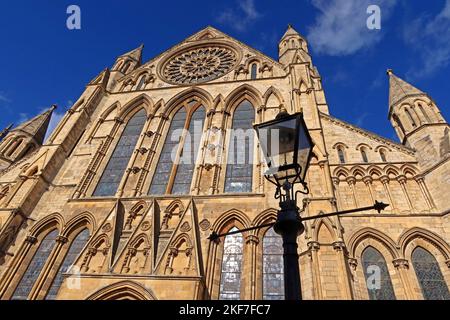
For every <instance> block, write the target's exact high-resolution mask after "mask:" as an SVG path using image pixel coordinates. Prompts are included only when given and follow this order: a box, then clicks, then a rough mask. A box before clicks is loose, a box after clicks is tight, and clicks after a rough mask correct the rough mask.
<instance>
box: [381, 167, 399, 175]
mask: <svg viewBox="0 0 450 320" xmlns="http://www.w3.org/2000/svg"><path fill="white" fill-rule="evenodd" d="M383 171H384V173H385V174H386V175H387V176H389V175H390V174H392V175H394V176H396V177H397V176H398V175H399V169H398V168H397V167H395V166H393V165H387V166H386V167H384V169H383Z"/></svg>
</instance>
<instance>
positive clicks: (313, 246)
mask: <svg viewBox="0 0 450 320" xmlns="http://www.w3.org/2000/svg"><path fill="white" fill-rule="evenodd" d="M308 249H309V251H310V252H311V257H312V265H313V268H312V270H313V282H314V298H315V299H316V300H322V299H323V295H322V284H321V282H320V266H319V250H320V244H319V242H317V241H311V242H308Z"/></svg>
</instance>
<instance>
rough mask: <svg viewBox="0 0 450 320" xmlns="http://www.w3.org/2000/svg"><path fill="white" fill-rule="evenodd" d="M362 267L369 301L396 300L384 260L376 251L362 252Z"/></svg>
mask: <svg viewBox="0 0 450 320" xmlns="http://www.w3.org/2000/svg"><path fill="white" fill-rule="evenodd" d="M362 267H363V268H364V276H365V278H366V284H367V291H368V292H369V298H370V300H395V299H396V298H395V293H394V288H393V287H392V281H391V277H390V275H389V270H388V267H387V265H386V260H384V257H383V256H382V254H381V253H380V252H379V251H378V250H376V249H375V248H373V247H367V248H366V249H365V250H364V252H363V254H362ZM378 276H379V278H378Z"/></svg>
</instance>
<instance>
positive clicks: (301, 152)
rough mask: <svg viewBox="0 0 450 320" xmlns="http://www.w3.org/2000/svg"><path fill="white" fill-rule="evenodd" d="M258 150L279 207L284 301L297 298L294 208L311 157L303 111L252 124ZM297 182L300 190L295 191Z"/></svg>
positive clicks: (298, 221)
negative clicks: (260, 151) (256, 135)
mask: <svg viewBox="0 0 450 320" xmlns="http://www.w3.org/2000/svg"><path fill="white" fill-rule="evenodd" d="M255 130H256V132H257V134H258V139H259V142H260V146H261V150H262V152H263V154H264V156H265V158H266V162H267V166H268V167H269V169H268V170H267V172H266V173H265V177H266V179H267V180H269V181H270V182H271V183H273V184H274V185H275V186H276V190H277V191H276V195H275V198H277V199H280V208H281V210H280V211H279V212H278V216H277V221H276V222H275V224H274V230H275V232H276V233H278V234H279V235H280V236H281V237H282V238H283V249H284V254H283V260H284V288H285V299H286V300H300V299H301V285H300V270H299V263H298V259H299V256H298V251H297V248H298V245H297V237H298V236H299V235H301V234H302V233H303V232H304V231H305V227H304V225H303V223H302V220H301V218H300V214H299V208H298V207H297V201H296V198H297V193H299V192H300V193H304V194H307V193H308V187H307V185H306V182H305V175H306V172H307V170H308V165H309V163H310V160H311V154H312V148H313V146H314V145H313V142H312V140H311V136H310V135H309V132H308V129H307V127H306V124H305V121H304V120H303V114H302V113H297V114H294V115H289V114H288V113H287V112H286V111H282V112H280V113H279V114H278V116H277V117H276V119H275V120H273V121H269V122H266V123H262V124H259V125H256V126H255ZM296 184H300V185H301V186H302V187H303V191H297V192H295V188H294V186H295V185H296Z"/></svg>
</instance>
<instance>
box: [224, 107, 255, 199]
mask: <svg viewBox="0 0 450 320" xmlns="http://www.w3.org/2000/svg"><path fill="white" fill-rule="evenodd" d="M253 121H255V110H254V108H253V106H252V104H251V103H250V102H249V101H248V100H245V101H243V102H242V103H241V104H240V105H239V106H238V107H237V109H236V110H235V112H234V117H233V125H232V130H231V134H230V144H229V147H228V158H227V161H228V163H227V172H226V176H225V192H251V191H252V180H253V143H254V141H253V139H254V130H253Z"/></svg>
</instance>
